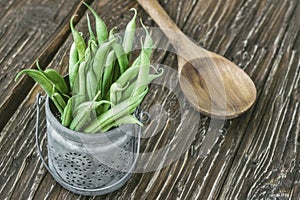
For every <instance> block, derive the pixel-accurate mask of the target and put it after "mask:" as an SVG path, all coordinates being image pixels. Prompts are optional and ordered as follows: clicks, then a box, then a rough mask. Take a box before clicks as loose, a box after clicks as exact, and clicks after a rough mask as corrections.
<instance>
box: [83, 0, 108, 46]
mask: <svg viewBox="0 0 300 200" xmlns="http://www.w3.org/2000/svg"><path fill="white" fill-rule="evenodd" d="M83 4H84V5H85V6H86V7H87V8H88V9H89V10H90V11H91V13H92V14H93V15H94V17H95V20H96V34H97V39H98V46H100V45H101V44H102V43H104V42H105V41H106V40H107V39H108V32H107V27H106V25H105V23H104V21H103V20H102V19H101V18H100V17H99V16H98V14H97V13H96V12H95V11H94V10H93V9H92V8H91V7H90V6H89V5H88V4H86V3H85V2H83Z"/></svg>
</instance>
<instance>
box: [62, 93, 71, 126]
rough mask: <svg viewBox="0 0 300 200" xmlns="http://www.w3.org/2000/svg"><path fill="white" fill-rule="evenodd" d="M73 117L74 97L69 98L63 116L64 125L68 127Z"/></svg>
mask: <svg viewBox="0 0 300 200" xmlns="http://www.w3.org/2000/svg"><path fill="white" fill-rule="evenodd" d="M72 119H73V98H69V100H68V102H67V105H66V107H65V109H64V111H63V114H62V117H61V121H62V122H61V123H62V125H63V126H65V127H68V126H69V125H70V124H71V122H72Z"/></svg>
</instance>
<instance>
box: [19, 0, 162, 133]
mask: <svg viewBox="0 0 300 200" xmlns="http://www.w3.org/2000/svg"><path fill="white" fill-rule="evenodd" d="M84 4H85V3H84ZM85 5H86V6H87V8H88V9H89V10H90V12H91V13H92V15H93V16H94V18H95V34H94V31H93V28H92V26H91V22H90V18H89V15H87V24H88V32H89V38H88V40H87V39H85V38H84V37H83V35H82V33H80V32H79V31H77V30H76V29H75V27H74V25H73V19H74V17H75V16H73V17H72V18H71V20H70V28H71V32H72V36H73V43H72V45H71V48H70V54H69V73H68V76H67V77H68V78H66V79H64V78H63V77H62V76H61V75H60V74H59V73H58V72H57V71H55V70H54V69H46V70H42V69H41V67H40V66H39V64H38V62H36V64H37V68H38V69H24V70H22V71H20V72H19V73H18V74H17V77H16V79H18V78H19V77H20V76H22V75H23V74H27V75H29V76H30V77H32V78H33V79H34V80H35V81H36V82H37V83H38V84H40V85H41V87H42V88H43V89H44V91H45V92H46V94H47V95H48V96H49V98H50V99H51V100H52V101H53V103H54V104H55V106H56V108H57V111H58V112H59V114H60V120H61V124H62V125H63V126H66V127H68V128H70V129H72V130H75V131H82V132H85V133H96V132H100V131H101V132H105V131H108V130H109V129H111V128H113V127H117V126H120V125H122V124H139V125H143V124H142V123H141V122H140V121H139V120H138V119H137V118H136V117H135V116H134V115H133V113H134V111H135V110H136V109H137V107H138V106H139V105H140V104H141V102H142V101H143V99H144V97H145V95H146V94H147V92H148V85H149V83H150V82H151V81H152V80H153V79H155V78H156V77H158V76H160V75H161V74H162V71H161V72H160V73H158V71H157V70H154V71H155V73H154V74H151V73H150V71H151V68H153V67H152V66H151V65H150V57H151V54H152V48H153V41H152V38H151V36H150V34H149V32H148V30H147V28H146V27H145V25H144V24H143V23H142V21H141V25H142V27H143V28H144V29H145V33H146V36H145V39H144V41H143V40H142V39H141V52H140V55H139V56H138V57H137V58H135V59H134V60H133V61H131V59H133V58H131V57H132V56H131V55H130V53H131V51H132V47H133V41H134V37H135V30H136V17H137V12H136V10H135V9H131V10H132V11H134V15H133V18H132V19H131V20H130V21H129V23H128V24H127V26H126V29H125V33H124V36H123V38H122V40H120V38H118V37H116V36H115V34H114V29H112V30H110V32H108V30H107V27H106V24H105V23H104V21H103V20H102V19H101V18H100V17H99V16H98V14H97V13H96V12H95V11H94V10H93V9H92V8H91V7H90V6H89V5H87V4H85ZM86 40H87V42H86ZM130 63H132V64H131V66H130ZM66 81H68V82H66Z"/></svg>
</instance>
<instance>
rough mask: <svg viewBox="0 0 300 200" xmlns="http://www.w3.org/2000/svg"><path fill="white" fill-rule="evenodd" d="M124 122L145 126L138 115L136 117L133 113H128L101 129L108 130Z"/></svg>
mask: <svg viewBox="0 0 300 200" xmlns="http://www.w3.org/2000/svg"><path fill="white" fill-rule="evenodd" d="M123 124H138V125H140V126H143V123H141V122H140V121H139V120H138V119H137V118H136V117H134V116H133V115H127V116H124V117H121V118H120V119H117V120H116V121H114V122H112V123H110V124H108V125H106V126H104V127H103V128H102V130H101V131H103V132H106V131H108V130H109V129H111V128H113V127H117V126H121V125H123Z"/></svg>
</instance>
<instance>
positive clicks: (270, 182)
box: [0, 0, 300, 200]
mask: <svg viewBox="0 0 300 200" xmlns="http://www.w3.org/2000/svg"><path fill="white" fill-rule="evenodd" d="M2 2H3V1H2ZM2 2H1V3H0V4H1V6H0V7H1V9H4V10H3V11H4V12H0V15H1V23H3V24H8V25H7V26H6V28H5V26H2V27H4V28H1V29H0V30H1V31H0V34H2V35H1V41H0V42H1V44H3V42H4V40H2V36H3V37H4V36H5V37H8V36H7V35H5V34H4V33H5V32H7V30H10V29H15V30H19V29H17V28H16V27H11V26H10V25H9V24H11V22H10V20H9V18H7V17H6V18H5V16H8V15H9V14H10V13H12V11H9V10H10V9H13V8H19V7H22V5H23V4H22V3H20V2H19V3H17V4H16V5H15V6H13V5H14V2H18V1H9V3H6V4H5V5H4V6H2V4H3V3H2ZM28 2H32V1H28ZM28 2H27V3H28ZM51 2H52V1H51ZM55 3H57V2H56V1H53V4H55ZM160 3H161V5H162V6H163V7H164V9H165V10H166V11H167V12H168V14H169V15H170V16H171V18H172V19H173V20H174V21H175V22H176V24H178V26H179V28H180V29H181V30H183V32H184V33H185V34H187V35H188V36H189V37H191V38H193V39H194V40H195V41H197V42H199V43H200V44H201V45H203V47H205V48H207V49H209V50H211V51H215V52H217V53H219V54H221V55H224V56H225V57H227V58H228V59H230V60H232V61H233V62H235V63H236V64H237V65H238V66H240V67H241V68H242V69H243V70H245V71H246V72H247V73H248V74H249V75H250V76H251V77H252V79H253V80H254V82H255V84H256V86H257V89H258V99H257V101H256V104H255V105H254V107H252V108H251V109H250V111H249V112H247V113H245V114H244V115H243V116H241V117H239V118H236V119H233V120H226V121H222V120H216V119H211V118H208V117H205V116H202V115H201V116H197V117H198V118H197V119H198V120H197V121H195V122H196V123H195V126H196V125H197V126H196V127H191V129H193V128H195V130H193V133H195V134H194V135H187V136H186V138H183V139H182V140H183V141H184V142H183V143H189V141H190V140H192V147H191V148H188V150H186V151H185V152H184V153H183V154H182V156H180V158H179V159H178V160H177V161H175V162H173V163H171V164H170V165H168V166H166V167H164V168H163V169H161V170H157V171H153V172H147V173H137V174H134V175H133V177H132V178H131V179H130V181H129V182H128V183H127V184H126V185H125V186H124V187H122V188H121V189H120V190H118V191H116V192H113V193H111V194H108V195H105V196H100V197H83V196H78V195H75V194H72V193H70V192H68V191H67V190H65V189H63V188H62V187H61V186H59V185H58V184H57V183H56V182H55V181H54V179H53V178H52V177H51V175H50V174H49V173H48V172H47V171H46V170H45V168H44V167H43V166H42V165H41V161H40V160H39V158H38V155H37V152H36V149H35V148H36V147H35V142H34V128H35V106H34V99H35V94H36V93H37V92H39V91H41V89H40V88H39V87H33V88H32V89H31V90H30V92H29V93H28V95H27V96H25V97H20V100H19V101H20V102H22V103H21V104H20V105H19V103H16V104H17V105H19V106H18V108H17V110H12V111H11V112H12V113H14V114H13V115H12V116H11V117H9V119H7V120H9V121H8V122H7V123H6V124H5V127H4V129H3V130H2V131H1V133H0V161H1V162H0V197H1V198H3V199H221V200H223V199H295V200H297V199H299V198H300V175H299V174H300V171H299V170H300V157H299V146H300V136H299V133H300V108H299V103H300V93H299V79H300V62H299V57H300V55H299V54H300V53H299V44H300V41H299V40H300V37H299V33H300V24H299V23H300V21H299V17H300V16H299V15H300V3H299V2H298V1H297V0H282V1H281V0H280V1H279V0H274V1H268V0H260V1H257V0H242V1H241V0H209V1H204V0H194V1H192V0H188V1H184V0H177V1H171V0H163V1H160ZM51 5H52V4H51ZM18 6H19V7H18ZM92 7H93V8H95V9H96V10H97V12H99V13H100V15H101V16H103V18H104V20H105V21H106V22H108V23H109V26H110V28H112V27H113V26H115V25H118V27H119V29H122V28H123V27H124V26H125V24H126V22H127V21H128V19H130V18H131V14H132V13H130V12H129V11H128V10H129V8H131V7H136V8H137V9H138V12H139V15H140V17H142V18H143V19H144V21H145V23H146V24H147V25H149V26H155V24H154V22H153V21H151V19H150V18H149V17H148V15H147V14H146V13H145V12H144V11H143V10H142V8H141V7H139V6H138V4H137V3H136V2H135V1H129V0H128V1H121V0H117V1H108V0H102V1H94V2H93V4H92ZM72 8H74V9H75V7H72ZM28 9H32V8H30V6H29V8H28ZM52 9H54V8H52ZM56 9H58V8H56ZM70 9H71V7H70ZM46 10H47V9H46ZM65 10H66V9H65ZM71 10H72V11H71ZM71 10H69V12H73V11H74V10H73V9H71ZM113 13H118V14H113ZM61 15H62V14H61ZM66 15H67V16H70V15H71V13H68V14H66ZM4 18H5V20H4ZM62 20H63V19H62ZM12 21H13V18H12ZM85 21H86V20H85V15H83V16H82V17H81V18H80V21H79V23H78V25H77V26H76V27H77V28H78V29H80V30H83V29H82V28H84V27H86V24H85V23H86V22H85ZM9 22H10V23H9ZM61 23H62V24H61V25H60V26H59V28H57V27H56V28H55V27H54V28H52V30H56V31H57V32H60V31H61V30H62V29H63V27H64V25H63V24H65V25H66V24H67V23H68V20H67V19H66V20H64V22H61ZM38 24H43V23H42V22H39V23H38ZM16 32H17V31H16ZM3 34H4V35H3ZM10 37H13V36H10ZM15 37H17V34H16V36H15ZM28 37H29V36H28ZM32 37H34V38H35V41H41V38H40V37H42V36H41V35H38V34H36V35H35V36H31V38H32ZM44 37H46V36H44ZM29 38H30V37H29ZM20 40H21V39H20ZM25 40H28V43H30V44H31V42H30V41H31V40H30V39H27V36H26V37H25V36H24V38H23V39H22V40H21V41H22V42H23V41H25ZM47 41H48V43H47V44H52V43H51V42H50V41H49V39H48V40H47ZM22 42H21V43H22ZM36 43H37V44H35V45H37V46H35V47H33V48H34V50H33V51H32V52H31V54H30V53H29V52H28V54H24V55H28V56H27V57H26V56H24V57H22V58H21V57H18V56H20V55H19V54H16V56H17V57H18V58H19V61H18V63H27V62H29V63H31V64H32V63H33V61H34V60H35V59H36V58H37V57H38V56H39V55H41V52H47V49H48V48H50V47H49V46H47V45H46V47H45V48H46V50H43V51H42V50H41V46H44V45H41V46H38V43H39V42H36ZM54 43H55V42H54ZM17 44H18V45H19V46H18V45H17ZM70 44H71V37H70V35H68V34H67V35H66V36H64V39H62V40H61V44H60V45H58V46H59V49H57V51H55V52H54V53H53V55H51V56H50V57H49V58H48V57H47V56H46V55H45V58H44V59H45V60H47V62H46V63H47V66H49V67H51V68H57V69H59V70H60V71H61V72H62V73H65V71H66V68H65V67H66V64H67V57H68V49H69V47H70ZM166 45H168V44H166ZM21 46H22V45H21V44H19V43H16V45H15V47H14V48H12V47H11V48H10V50H9V47H4V46H3V45H2V46H1V48H2V49H5V51H2V49H1V51H0V55H1V58H5V60H6V61H5V63H8V61H9V60H11V62H17V60H16V61H15V60H14V59H13V58H14V57H13V56H12V55H14V54H15V52H18V49H19V48H20V47H21ZM23 46H24V45H23ZM24 48H25V47H24ZM28 48H29V47H27V48H26V49H28ZM50 49H51V48H50ZM9 52H10V53H9ZM33 52H35V54H34V53H33ZM37 52H38V53H37ZM8 54H9V55H8ZM28 60H30V61H28ZM2 62H3V61H1V71H3V70H4V71H5V70H7V71H9V67H8V66H10V65H2ZM153 62H156V63H163V64H165V65H167V66H171V67H172V68H173V69H174V70H177V60H176V57H175V55H174V54H173V53H172V52H164V51H157V52H156V53H155V55H154V57H153ZM23 65H24V67H25V64H23ZM23 65H22V66H23ZM4 66H6V67H4ZM20 66H21V65H19V67H18V66H15V68H14V69H13V70H14V71H12V72H11V75H9V76H8V75H7V76H8V77H10V78H8V77H7V82H5V83H6V84H4V85H3V84H2V83H4V82H1V90H3V92H5V93H6V95H7V97H6V98H12V97H13V96H12V95H11V93H15V92H16V91H17V89H14V88H12V90H9V91H8V89H7V88H5V87H4V86H6V85H8V84H9V83H10V81H11V82H12V80H11V78H12V76H14V74H15V72H16V71H18V70H19V69H20ZM7 71H5V72H7ZM1 76H2V75H1ZM3 76H4V75H3ZM172 76H173V74H168V77H169V78H170V79H171V78H172ZM1 80H2V79H1ZM171 80H172V79H171ZM164 81H165V82H168V79H167V78H166V79H165V80H164ZM26 83H27V82H26ZM22 84H24V83H20V86H19V87H20V88H25V86H22ZM173 84H174V88H175V89H176V91H177V90H178V91H180V87H179V84H178V82H174V83H173ZM31 87H32V86H29V87H28V88H29V89H30V88H31ZM24 93H27V92H24ZM1 101H2V97H1ZM183 104H184V105H186V106H189V104H188V103H187V101H185V100H183ZM1 105H2V104H1ZM158 105H159V106H161V107H162V108H163V110H164V111H165V116H167V120H166V121H163V120H160V121H161V123H160V126H161V127H162V128H161V129H160V131H159V133H158V134H156V135H154V136H153V137H150V138H145V139H143V141H142V146H141V152H150V151H153V150H158V149H160V148H162V147H164V146H166V145H167V144H169V143H170V142H171V141H172V140H174V138H176V137H179V136H180V133H182V127H183V124H184V123H183V122H184V121H185V120H190V121H193V120H195V119H193V118H191V117H192V115H182V113H181V112H180V105H181V104H179V101H178V99H177V96H176V95H175V94H174V93H173V92H171V91H170V90H168V89H167V88H162V87H160V86H159V85H152V86H151V90H150V94H149V95H148V96H147V97H146V99H145V101H144V102H143V107H144V108H145V109H148V110H149V109H150V110H151V109H154V108H156V107H155V106H158ZM1 108H2V106H1ZM159 108H160V107H159ZM189 108H190V107H189ZM5 111H7V112H9V110H8V108H7V107H6V108H5ZM190 111H191V110H190ZM42 114H43V113H42ZM2 116H3V112H2V113H1V119H3V117H2ZM4 116H5V115H4ZM163 117H164V116H162V118H161V119H163ZM197 123H198V124H197ZM39 128H40V130H41V131H42V132H45V120H44V119H43V120H42V121H41V123H40V126H39ZM145 134H146V135H151V129H150V128H149V129H148V130H147V131H146V132H145ZM190 137H192V138H190ZM40 139H41V141H42V144H43V145H42V146H43V152H44V153H45V155H46V151H45V148H46V138H45V136H44V135H42V136H41V138H40ZM143 164H145V166H151V165H153V164H155V157H153V158H151V159H149V160H148V162H145V163H143Z"/></svg>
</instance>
